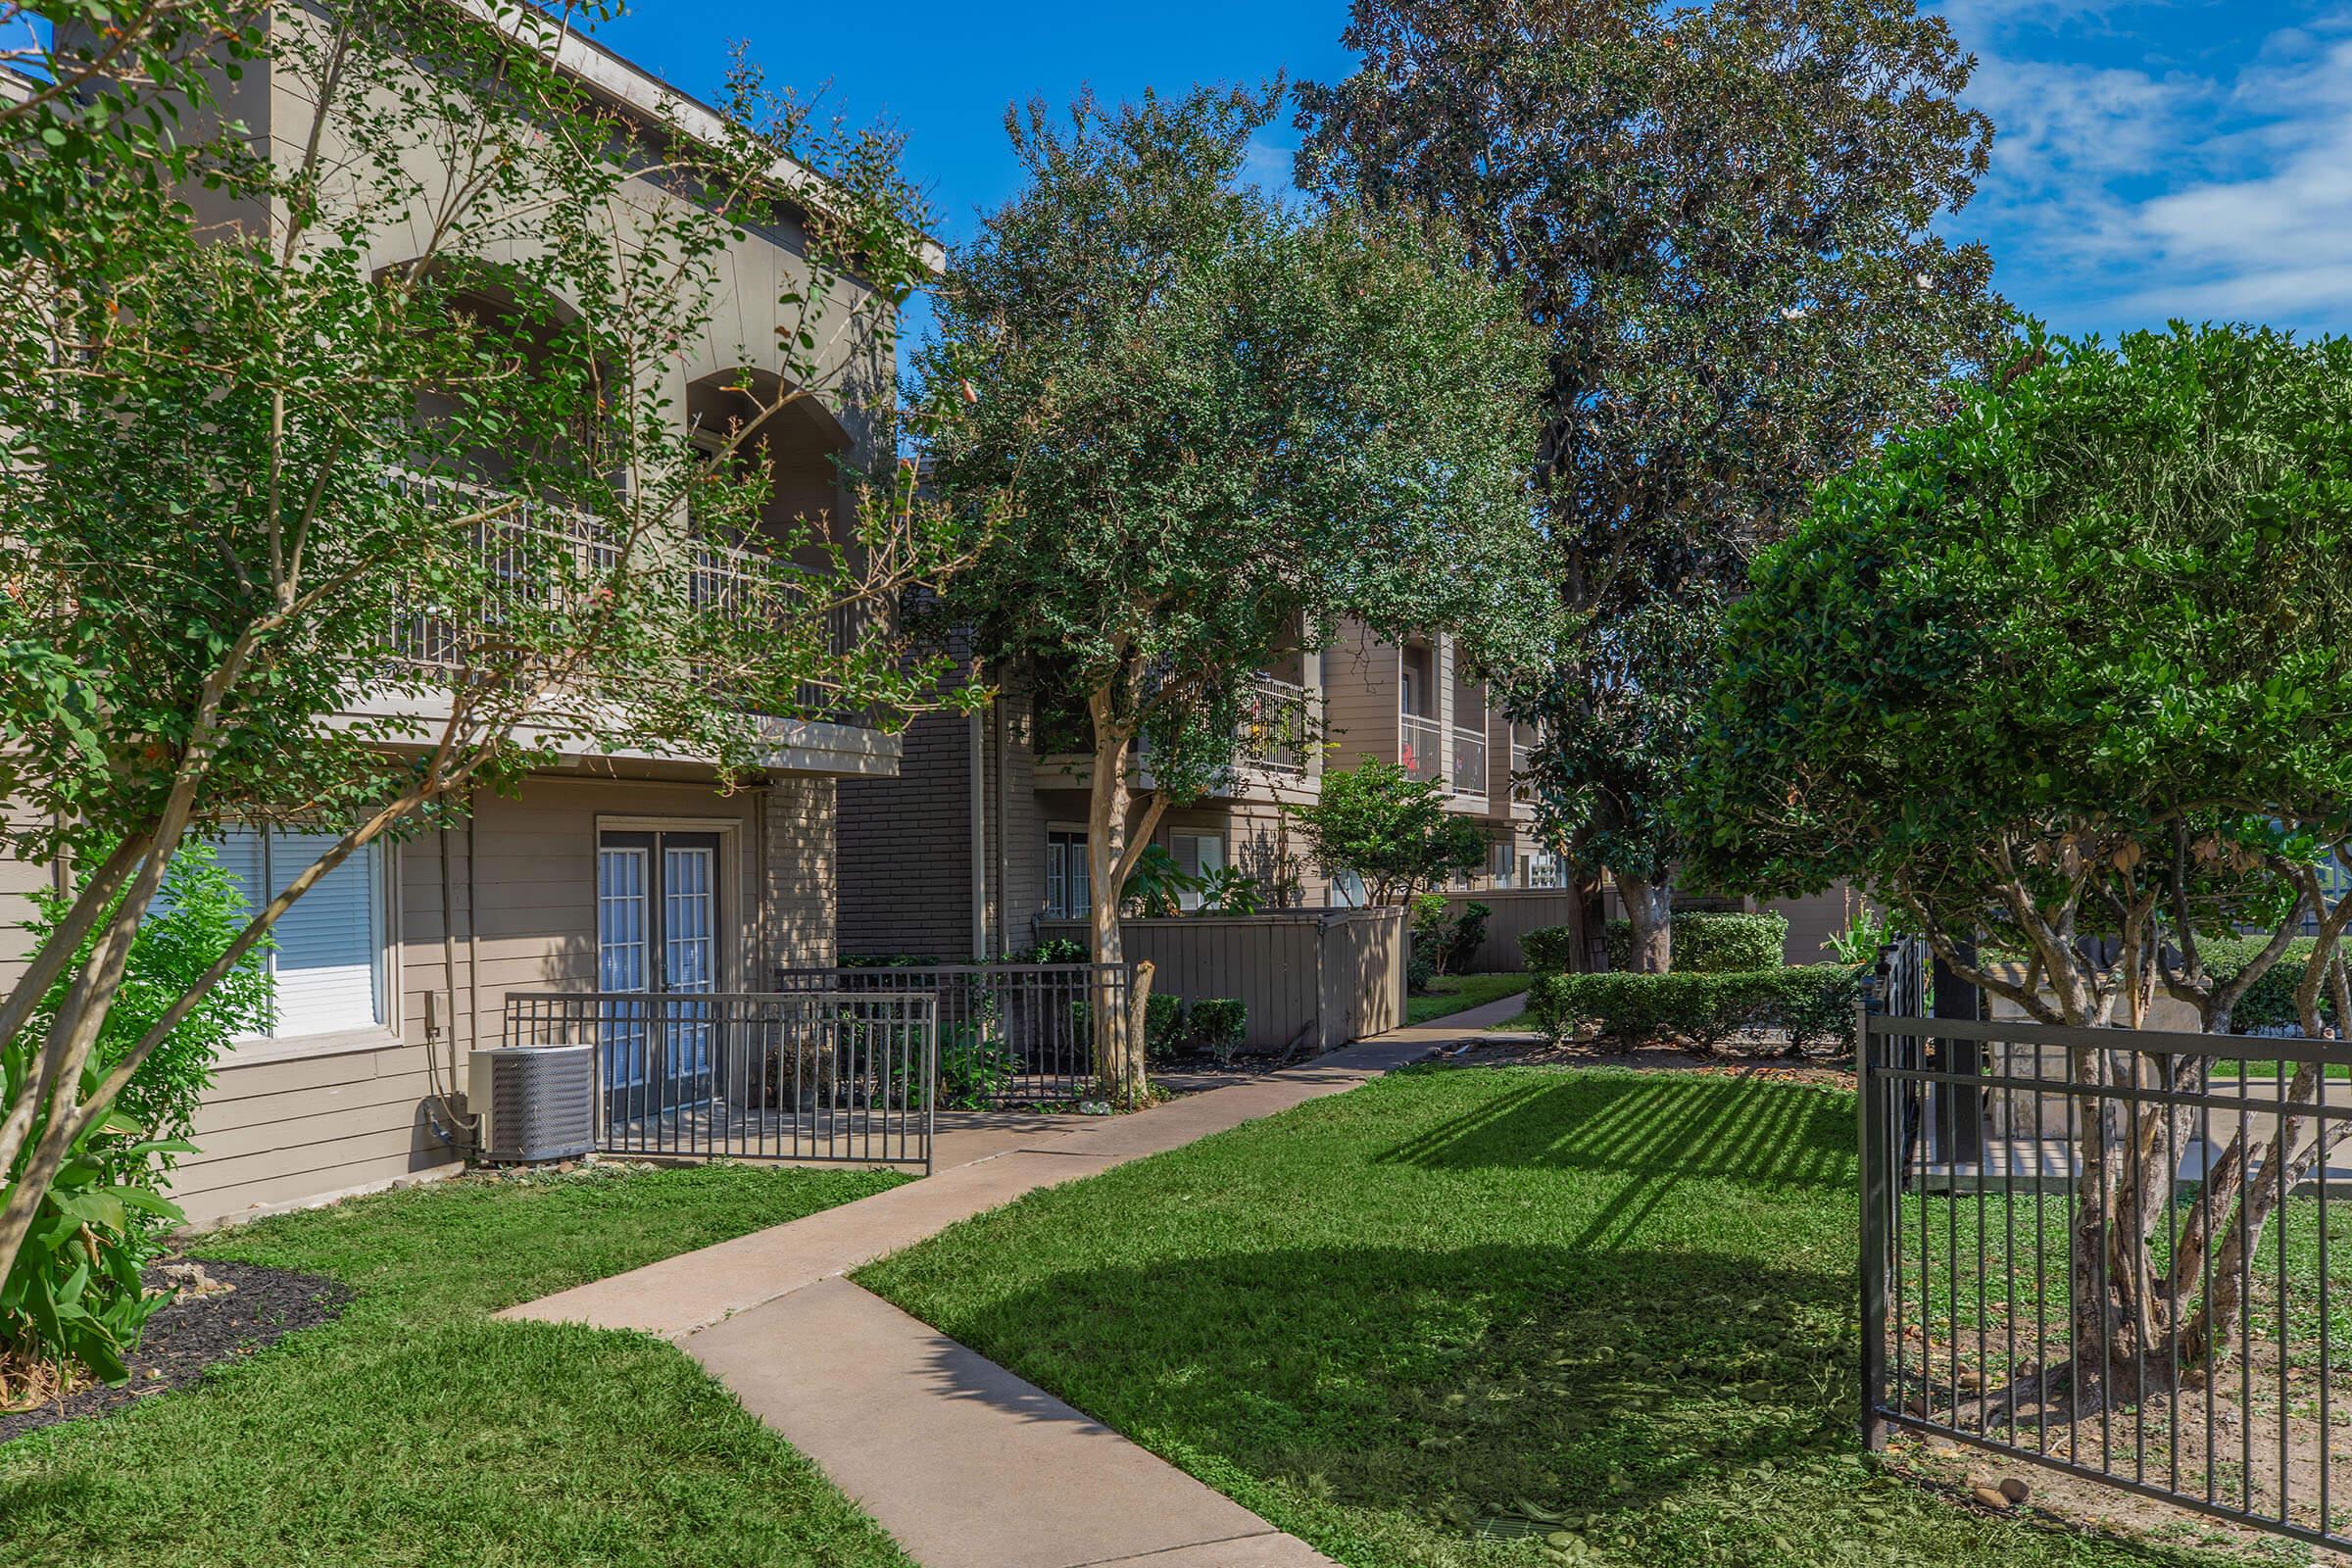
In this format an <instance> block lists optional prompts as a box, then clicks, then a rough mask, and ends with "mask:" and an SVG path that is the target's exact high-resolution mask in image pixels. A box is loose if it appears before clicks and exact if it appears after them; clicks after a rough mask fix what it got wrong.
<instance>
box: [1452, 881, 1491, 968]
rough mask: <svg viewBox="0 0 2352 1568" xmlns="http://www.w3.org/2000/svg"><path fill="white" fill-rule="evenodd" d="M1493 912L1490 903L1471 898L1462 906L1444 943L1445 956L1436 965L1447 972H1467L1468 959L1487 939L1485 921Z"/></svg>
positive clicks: (1476, 952) (1472, 956)
mask: <svg viewBox="0 0 2352 1568" xmlns="http://www.w3.org/2000/svg"><path fill="white" fill-rule="evenodd" d="M1494 913H1495V909H1494V907H1493V906H1492V905H1486V904H1481V903H1479V902H1478V901H1477V900H1475V899H1473V900H1471V901H1470V902H1469V903H1468V904H1466V905H1464V906H1463V907H1462V913H1461V917H1460V918H1459V919H1457V920H1455V921H1454V923H1453V936H1452V938H1451V939H1450V940H1449V941H1448V942H1447V943H1446V953H1445V956H1444V957H1443V958H1441V959H1440V960H1439V964H1438V967H1439V968H1441V969H1443V970H1444V971H1446V973H1447V974H1463V973H1467V972H1468V970H1469V967H1470V960H1471V959H1473V958H1475V957H1477V956H1478V950H1479V949H1480V948H1481V947H1483V946H1485V944H1486V940H1487V921H1488V919H1489V918H1490V917H1492V916H1493V914H1494Z"/></svg>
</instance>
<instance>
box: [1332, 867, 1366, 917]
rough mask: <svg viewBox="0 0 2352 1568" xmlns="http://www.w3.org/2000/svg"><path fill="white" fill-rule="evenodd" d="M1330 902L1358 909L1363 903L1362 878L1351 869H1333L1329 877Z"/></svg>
mask: <svg viewBox="0 0 2352 1568" xmlns="http://www.w3.org/2000/svg"><path fill="white" fill-rule="evenodd" d="M1331 902H1332V903H1333V904H1334V905H1335V906H1345V907H1348V908H1355V909H1360V908H1362V907H1363V905H1364V879H1363V878H1362V877H1360V876H1357V875H1356V874H1355V873H1354V872H1353V871H1335V872H1333V873H1332V878H1331Z"/></svg>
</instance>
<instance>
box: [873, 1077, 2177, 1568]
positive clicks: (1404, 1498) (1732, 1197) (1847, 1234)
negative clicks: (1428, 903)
mask: <svg viewBox="0 0 2352 1568" xmlns="http://www.w3.org/2000/svg"><path fill="white" fill-rule="evenodd" d="M1852 1148H1853V1099H1852V1097H1851V1095H1850V1094H1846V1093H1840V1092H1838V1091H1835V1090H1829V1089H1822V1088H1815V1087H1810V1086H1803V1085H1780V1084H1765V1083H1757V1082H1752V1081H1745V1082H1743V1081H1738V1080H1723V1079H1706V1078H1696V1077H1686V1076H1681V1075H1662V1074H1655V1073H1652V1074H1639V1073H1632V1072H1626V1071H1619V1070H1588V1071H1575V1072H1570V1071H1560V1070H1545V1069H1541V1068H1482V1069H1454V1070H1417V1071H1407V1072H1402V1073H1397V1074H1394V1075H1392V1076H1390V1077H1389V1078H1387V1079H1384V1080H1381V1081H1379V1082H1377V1083H1374V1084H1371V1085H1368V1086H1366V1087H1364V1088H1362V1089H1359V1090H1357V1091H1354V1092H1353V1093H1350V1094H1347V1095H1343V1096H1338V1097H1335V1098H1333V1099H1330V1100H1325V1101H1320V1102H1317V1103H1312V1104H1309V1105H1305V1106H1302V1107H1299V1109H1296V1110H1293V1111H1290V1112H1288V1113H1286V1114H1284V1115H1282V1116H1279V1117H1275V1118H1271V1119H1269V1120H1266V1121H1261V1122H1255V1123H1251V1124H1250V1125H1248V1126H1245V1127H1242V1128H1238V1129H1236V1130H1234V1131H1232V1132H1229V1133H1225V1134H1222V1135H1219V1136H1217V1137H1215V1138H1211V1139H1208V1140H1205V1141H1203V1142H1201V1143H1199V1144H1196V1145H1193V1146H1191V1147H1190V1148H1187V1149H1183V1150H1179V1151H1177V1152H1173V1153H1169V1154H1164V1155H1160V1156H1157V1157H1155V1158H1152V1159H1149V1160H1144V1161H1139V1162H1137V1163H1135V1164H1132V1165H1128V1166H1124V1167H1122V1168H1119V1169H1117V1170H1113V1171H1110V1172H1107V1173H1105V1174H1103V1175H1100V1176H1096V1177H1093V1178H1091V1179H1088V1180H1086V1181H1081V1182H1075V1183H1071V1184H1069V1185H1067V1186H1063V1187H1058V1188H1054V1189H1051V1190H1047V1191H1043V1192H1039V1193H1035V1194H1032V1195H1030V1196H1028V1197H1026V1198H1024V1199H1022V1200H1021V1201H1018V1202H1016V1203H1013V1204H1011V1205H1009V1206H1007V1207H1005V1208H1003V1209H1000V1210H997V1211H995V1212H993V1213H990V1214H986V1215H982V1216H980V1217H978V1218H976V1219H973V1220H970V1221H967V1222H965V1223H964V1224H962V1225H959V1226H956V1227H955V1228H953V1229H951V1230H949V1231H947V1232H944V1233H943V1234H941V1235H940V1236H938V1237H936V1238H934V1239H932V1240H931V1241H930V1242H928V1243H925V1244H924V1245H922V1246H920V1247H917V1248H914V1249H912V1250H908V1251H906V1252H902V1253H900V1254H898V1255H896V1256H894V1257H891V1258H888V1259H885V1260H883V1261H882V1262H880V1263H877V1264H875V1265H873V1266H871V1267H869V1268H868V1269H866V1270H865V1271H863V1273H862V1274H861V1275H860V1278H861V1280H862V1281H863V1282H864V1283H865V1284H867V1285H868V1286H869V1287H871V1288H873V1289H875V1290H878V1291H880V1292H881V1293H882V1294H884V1295H885V1296H888V1297H889V1298H891V1299H893V1300H895V1301H897V1302H898V1303H900V1304H901V1305H903V1306H905V1307H906V1308H907V1309H908V1310H909V1311H912V1312H914V1313H915V1314H916V1315H918V1316H920V1317H922V1318H924V1319H925V1320H926V1321H928V1322H931V1323H933V1324H936V1325H937V1326H939V1327H940V1328H941V1329H942V1330H944V1331H945V1332H946V1333H948V1334H950V1335H953V1336H954V1337H956V1339H958V1340H960V1341H962V1342H963V1343H965V1344H967V1345H969V1346H971V1347H973V1348H976V1349H978V1350H980V1351H981V1352H982V1353H984V1354H986V1355H989V1356H991V1357H994V1358H995V1359H997V1360H998V1361H1000V1362H1002V1363H1004V1364H1005V1365H1007V1366H1009V1367H1011V1368H1012V1369H1013V1370H1015V1371H1017V1372H1019V1373H1020V1374H1021V1375H1023V1376H1024V1377H1027V1378H1029V1379H1031V1380H1032V1381H1034V1382H1037V1383H1039V1384H1042V1385H1043V1386H1045V1387H1046V1388H1047V1389H1049V1390H1052V1391H1053V1392H1054V1393H1055V1394H1058V1395H1060V1396H1061V1397H1064V1398H1067V1399H1069V1400H1070V1401H1071V1402H1073V1403H1074V1404H1076V1405H1077V1406H1078V1407H1079V1408H1081V1409H1083V1410H1085V1411H1087V1412H1088V1413H1089V1414H1091V1415H1093V1416H1095V1417H1097V1418H1099V1419H1101V1420H1103V1421H1105V1422H1107V1423H1108V1424H1109V1425H1111V1426H1112V1427H1114V1428H1116V1429H1117V1430H1119V1431H1121V1432H1124V1433H1126V1434H1127V1435H1128V1436H1129V1437H1131V1438H1133V1439H1135V1440H1136V1441H1137V1442H1139V1443H1141V1444H1143V1445H1145V1446H1148V1447H1150V1448H1152V1450H1154V1451H1155V1452H1157V1453H1159V1454H1161V1455H1163V1456H1165V1457H1166V1458H1168V1459H1169V1460H1171V1461H1173V1462H1174V1463H1176V1464H1178V1465H1181V1466H1183V1467H1184V1468H1185V1469H1187V1470H1189V1471H1191V1472H1192V1473H1193V1474H1194V1475H1196V1476H1199V1477H1200V1478H1201V1479H1202V1480H1203V1481H1205V1482H1207V1483H1208V1484H1209V1485H1211V1486H1213V1487H1215V1488H1217V1489H1219V1490H1220V1491H1222V1492H1224V1493H1226V1494H1228V1495H1231V1496H1233V1497H1234V1498H1236V1499H1238V1500H1239V1501H1241V1502H1242V1503H1244V1504H1245V1505H1247V1506H1249V1507H1250V1508H1252V1509H1255V1510H1256V1511H1257V1512H1259V1513H1260V1514H1262V1515H1263V1516H1265V1517H1266V1518H1268V1519H1270V1520H1272V1521H1273V1522H1274V1523H1276V1524H1277V1525H1279V1526H1281V1527H1282V1528H1284V1529H1286V1530H1289V1531H1292V1532H1294V1533H1296V1534H1298V1535H1299V1536H1302V1537H1304V1538H1305V1539H1306V1540H1307V1541H1309V1542H1311V1543H1312V1544H1315V1545H1316V1546H1317V1547H1319V1548H1320V1549H1322V1550H1323V1551H1325V1552H1327V1553H1328V1554H1330V1555H1332V1556H1333V1557H1336V1558H1338V1559H1339V1560H1340V1561H1341V1562H1343V1563H1346V1564H1348V1565H1349V1568H1405V1565H1414V1568H1504V1565H1511V1568H1517V1565H1527V1568H1536V1565H1541V1564H1546V1563H1556V1562H1613V1563H1625V1564H1642V1565H1652V1564H1655V1565H1672V1568H1679V1565H1685V1564H1688V1565H1691V1568H1699V1565H1713V1564H1724V1565H1733V1568H1813V1565H1831V1564H1863V1563H1873V1564H1877V1563H1890V1562H1891V1563H1902V1564H1905V1565H1944V1568H1961V1565H1964V1564H1965V1565H1976V1564H1982V1563H1988V1562H1995V1563H2001V1564H2003V1565H2004V1568H2052V1565H2057V1564H2067V1565H2073V1568H2121V1565H2126V1564H2131V1565H2149V1564H2185V1563H2193V1562H2210V1561H2213V1560H2215V1559H2212V1558H2207V1557H2199V1556H2195V1555H2192V1554H2190V1553H2187V1552H2184V1551H2181V1550H2178V1549H2175V1548H2171V1547H2166V1546H2158V1545H2143V1544H2131V1543H2127V1542H2122V1541H2117V1540H2110V1539H2107V1538H2103V1537H2090V1536H2078V1535H2068V1534H2061V1533H2058V1532H2054V1531H2049V1530H2045V1529H2042V1528H2038V1527H2035V1526H2034V1525H2032V1524H2030V1523H2028V1522H2026V1521H2023V1520H2019V1519H2002V1518H1995V1517H1991V1516H1988V1515H1985V1514H1981V1513H1977V1512H1972V1511H1963V1510H1961V1509H1959V1508H1956V1507H1955V1506H1953V1505H1952V1504H1951V1503H1949V1502H1947V1501H1946V1500H1944V1499H1943V1498H1941V1497H1940V1496H1937V1495H1933V1494H1930V1493H1927V1492H1923V1491H1920V1490H1917V1489H1915V1488H1912V1487H1910V1486H1907V1485H1904V1484H1901V1483H1898V1482H1896V1481H1895V1480H1893V1479H1891V1478H1888V1477H1884V1476H1880V1475H1877V1474H1876V1473H1875V1469H1874V1467H1873V1466H1872V1465H1871V1464H1870V1463H1868V1462H1867V1461H1866V1460H1865V1458H1864V1456H1863V1455H1862V1454H1861V1452H1860V1450H1859V1445H1858V1443H1857V1442H1856V1440H1855V1438H1854V1436H1853V1431H1854V1420H1855V1402H1854V1401H1855V1392H1854V1357H1855V1321H1856V1307H1855V1288H1854V1274H1853V1269H1854V1251H1855V1244H1854V1235H1855V1225H1856V1218H1857V1208H1856V1201H1855V1197H1854V1167H1853V1154H1852ZM1547 1537H1556V1539H1553V1540H1547V1539H1546V1538H1547Z"/></svg>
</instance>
